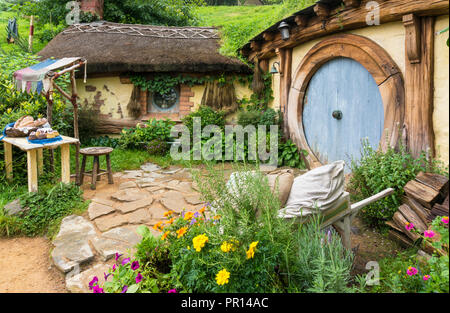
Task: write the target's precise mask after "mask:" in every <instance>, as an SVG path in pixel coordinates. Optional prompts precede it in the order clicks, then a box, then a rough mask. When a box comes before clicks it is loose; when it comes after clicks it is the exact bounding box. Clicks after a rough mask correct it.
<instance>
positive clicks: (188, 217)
mask: <svg viewBox="0 0 450 313" xmlns="http://www.w3.org/2000/svg"><path fill="white" fill-rule="evenodd" d="M193 217H194V212H186V214H184V220H185V221H189V220H191V219H192V218H193Z"/></svg>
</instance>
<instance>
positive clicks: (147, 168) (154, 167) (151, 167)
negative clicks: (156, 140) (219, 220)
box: [141, 163, 161, 172]
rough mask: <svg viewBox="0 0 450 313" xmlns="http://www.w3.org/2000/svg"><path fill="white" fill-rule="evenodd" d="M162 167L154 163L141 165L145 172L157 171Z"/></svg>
mask: <svg viewBox="0 0 450 313" xmlns="http://www.w3.org/2000/svg"><path fill="white" fill-rule="evenodd" d="M160 169H161V167H160V166H159V165H156V164H153V163H146V164H144V165H142V166H141V170H142V171H144V172H155V171H158V170H160Z"/></svg>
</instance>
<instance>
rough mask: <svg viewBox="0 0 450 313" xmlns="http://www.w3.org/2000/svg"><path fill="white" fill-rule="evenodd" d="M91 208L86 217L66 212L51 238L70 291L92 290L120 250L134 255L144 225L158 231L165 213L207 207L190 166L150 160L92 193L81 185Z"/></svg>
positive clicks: (55, 259) (104, 183) (57, 260)
mask: <svg viewBox="0 0 450 313" xmlns="http://www.w3.org/2000/svg"><path fill="white" fill-rule="evenodd" d="M83 189H84V194H85V198H86V199H90V200H91V203H90V205H89V208H88V211H87V212H86V213H85V214H84V215H83V216H76V215H72V216H68V217H66V218H65V219H63V221H62V223H61V228H60V231H59V233H58V234H57V236H56V237H55V238H54V240H53V242H52V243H53V246H54V249H53V250H52V252H51V258H52V260H53V263H54V264H55V266H56V267H57V268H58V269H59V270H60V271H61V272H62V273H64V274H65V275H66V288H67V289H68V290H69V291H70V292H89V290H88V283H89V281H90V280H91V279H92V277H93V276H98V278H99V280H100V283H102V277H103V273H104V272H107V271H108V268H109V267H110V266H112V264H113V263H114V262H115V260H114V255H115V253H116V252H118V253H120V254H124V255H130V253H132V251H133V247H134V246H135V245H136V244H137V243H139V242H140V240H141V237H140V236H139V235H138V234H137V233H136V229H137V228H138V227H139V226H141V225H145V226H146V227H148V228H149V229H150V231H151V232H152V233H154V234H155V235H159V233H158V232H157V231H155V230H154V229H153V228H152V226H154V225H155V224H156V223H158V222H159V221H162V220H165V218H164V213H165V212H167V211H169V210H171V211H174V212H175V213H177V214H181V213H182V212H183V211H196V210H199V209H200V208H202V207H203V206H204V203H203V201H202V200H201V198H200V194H199V193H198V191H196V187H195V186H193V183H192V178H191V174H190V173H189V170H187V169H183V168H175V167H172V168H169V169H161V168H160V167H159V166H158V165H156V164H152V163H148V164H144V165H143V166H141V169H140V170H134V171H124V172H123V173H116V174H114V185H108V184H107V183H106V181H105V180H104V179H103V180H102V181H100V182H98V183H97V189H96V190H95V191H92V190H90V189H89V184H86V183H85V184H84V186H83Z"/></svg>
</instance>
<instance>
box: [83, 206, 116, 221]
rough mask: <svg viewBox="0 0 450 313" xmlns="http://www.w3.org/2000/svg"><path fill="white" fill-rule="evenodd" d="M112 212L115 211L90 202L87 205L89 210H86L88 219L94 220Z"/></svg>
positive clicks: (109, 207)
mask: <svg viewBox="0 0 450 313" xmlns="http://www.w3.org/2000/svg"><path fill="white" fill-rule="evenodd" d="M114 211H115V209H114V208H113V207H111V206H108V205H104V204H100V203H96V202H91V203H90V204H89V208H88V214H89V219H90V220H94V219H96V218H97V217H100V216H103V215H108V214H109V213H112V212H114Z"/></svg>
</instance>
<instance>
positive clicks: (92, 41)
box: [38, 21, 250, 73]
mask: <svg viewBox="0 0 450 313" xmlns="http://www.w3.org/2000/svg"><path fill="white" fill-rule="evenodd" d="M219 40H220V38H219V36H218V34H217V30H216V29H215V28H209V27H164V26H151V25H129V24H117V23H111V22H103V21H102V22H95V23H89V24H77V25H72V26H70V27H69V28H67V29H65V30H64V31H63V32H61V33H60V34H59V35H57V36H56V37H55V38H54V39H53V40H52V41H50V42H49V44H48V45H47V46H46V47H45V48H44V49H43V50H42V51H40V52H39V53H38V55H40V56H42V57H43V58H50V57H54V58H62V57H74V56H77V57H83V58H86V59H87V61H88V73H111V72H114V73H117V72H118V73H122V72H191V73H192V72H193V73H205V72H227V73H249V72H250V69H249V67H248V66H247V65H245V64H244V63H242V62H241V61H240V60H238V59H237V58H229V57H225V56H223V55H221V54H220V53H219V51H218V50H219V48H220V44H219Z"/></svg>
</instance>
